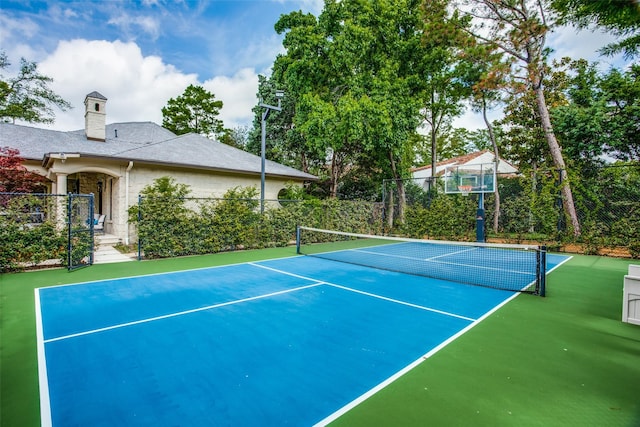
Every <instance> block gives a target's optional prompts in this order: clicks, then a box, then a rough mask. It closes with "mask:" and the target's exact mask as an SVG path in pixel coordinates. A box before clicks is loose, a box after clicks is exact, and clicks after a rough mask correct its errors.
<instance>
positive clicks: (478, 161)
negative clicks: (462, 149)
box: [411, 150, 518, 188]
mask: <svg viewBox="0 0 640 427" xmlns="http://www.w3.org/2000/svg"><path fill="white" fill-rule="evenodd" d="M494 162H495V155H494V154H493V151H489V150H483V151H476V152H474V153H469V154H465V155H464V156H459V157H453V158H451V159H448V160H443V161H441V162H438V163H436V173H435V176H436V177H441V176H443V175H444V173H445V171H446V169H447V168H451V167H453V166H472V165H482V164H488V163H494ZM497 173H498V177H500V176H503V177H504V176H509V175H515V174H517V173H518V169H517V168H516V167H515V166H513V165H512V164H511V163H509V162H507V161H506V160H504V159H500V162H499V163H498V169H497ZM411 177H412V178H413V179H414V180H416V181H418V184H419V185H422V186H423V187H424V188H429V185H428V183H429V181H430V179H431V165H426V166H420V167H417V168H412V169H411Z"/></svg>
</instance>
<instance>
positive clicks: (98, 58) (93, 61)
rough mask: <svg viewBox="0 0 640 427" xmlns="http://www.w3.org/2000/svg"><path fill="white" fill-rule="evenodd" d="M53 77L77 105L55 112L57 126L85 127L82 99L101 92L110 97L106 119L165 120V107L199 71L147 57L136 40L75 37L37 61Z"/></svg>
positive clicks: (194, 81)
mask: <svg viewBox="0 0 640 427" xmlns="http://www.w3.org/2000/svg"><path fill="white" fill-rule="evenodd" d="M39 70H40V72H41V73H42V74H44V75H47V76H49V77H51V78H53V80H54V81H53V83H52V84H51V85H50V87H51V89H52V90H53V91H54V92H56V93H57V94H58V95H60V96H61V97H62V98H64V99H65V100H67V101H69V102H70V103H71V104H72V105H73V107H74V108H73V109H72V110H70V111H67V112H59V111H57V112H56V123H55V124H54V125H52V126H47V127H49V128H53V129H59V130H75V129H82V128H83V127H84V104H83V103H84V98H85V96H86V95H87V94H88V93H90V92H92V91H94V90H95V91H98V92H100V93H101V94H102V95H104V96H105V97H107V98H108V101H107V123H113V122H128V121H152V122H155V123H158V124H160V123H162V111H161V109H162V107H164V106H165V105H166V103H167V101H168V99H169V98H172V97H176V96H178V95H180V94H181V93H182V92H183V91H184V89H185V88H186V87H187V86H188V85H189V84H198V82H197V78H196V75H195V74H184V73H182V72H180V71H179V70H177V69H176V68H175V67H173V66H172V65H169V64H165V63H164V62H163V61H162V59H161V58H159V57H157V56H146V57H145V56H143V55H142V52H141V51H140V48H139V47H138V45H136V44H135V43H123V42H120V41H115V42H107V41H87V40H71V41H64V42H60V43H59V44H58V47H57V48H56V50H55V51H54V52H53V53H52V54H51V55H50V56H48V57H47V58H45V59H44V60H43V61H42V62H41V63H40V64H39Z"/></svg>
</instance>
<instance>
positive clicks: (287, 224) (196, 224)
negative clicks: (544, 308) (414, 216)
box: [129, 196, 383, 259]
mask: <svg viewBox="0 0 640 427" xmlns="http://www.w3.org/2000/svg"><path fill="white" fill-rule="evenodd" d="M265 202H266V203H265V207H266V209H265V212H264V214H260V200H258V199H245V198H226V199H219V198H190V197H150V196H147V197H143V196H140V197H139V199H138V204H137V206H134V207H133V208H132V209H130V210H129V222H130V223H133V224H135V225H136V232H137V235H138V259H143V258H146V259H151V258H163V257H173V256H184V255H199V254H210V253H217V252H226V251H233V250H238V249H258V248H267V247H278V246H287V245H292V244H294V243H295V233H296V227H297V226H298V225H305V226H308V227H317V228H331V229H340V230H346V231H350V232H356V233H381V232H382V230H381V226H380V225H381V224H382V214H383V212H382V205H381V204H380V203H373V202H364V201H357V202H356V201H354V202H343V201H339V200H309V201H300V200H267V201H265Z"/></svg>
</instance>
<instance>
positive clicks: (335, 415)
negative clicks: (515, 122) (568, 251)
mask: <svg viewBox="0 0 640 427" xmlns="http://www.w3.org/2000/svg"><path fill="white" fill-rule="evenodd" d="M571 258H573V257H572V256H568V257H567V258H566V259H564V260H563V261H561V262H560V263H559V264H558V265H556V266H555V267H553V268H552V269H551V270H549V271H547V272H546V274H549V273H551V272H552V271H554V270H555V269H557V268H558V267H560V266H561V265H562V264H564V263H565V262H568V261H569V260H570V259H571ZM518 295H520V293H514V294H513V295H512V296H511V297H509V298H507V299H506V300H504V301H503V302H502V303H500V304H498V305H497V306H495V307H494V308H493V309H491V310H490V311H488V312H487V313H485V314H484V315H483V316H481V317H480V318H479V319H477V320H476V321H475V322H473V323H471V324H470V325H469V326H467V327H466V328H464V329H462V330H461V331H459V332H458V333H457V334H455V335H453V336H451V337H450V338H449V339H447V340H445V341H443V342H442V343H440V344H439V345H438V346H436V347H434V348H433V349H431V350H430V351H429V352H428V353H427V354H425V355H424V356H422V357H420V358H419V359H417V360H415V361H414V362H413V363H410V364H409V365H407V366H405V367H404V368H403V369H401V370H399V371H398V372H396V373H395V374H393V375H392V376H390V377H389V378H387V379H386V380H384V381H382V382H381V383H380V384H378V385H376V386H375V387H373V388H372V389H370V390H369V391H367V392H365V393H363V394H362V395H360V396H359V397H357V398H355V399H354V400H352V401H351V402H349V403H347V404H346V405H345V406H343V407H342V408H340V409H338V410H337V411H335V412H334V413H333V414H331V415H329V416H328V417H326V418H324V419H323V420H320V421H319V422H317V423H316V424H314V426H313V427H324V426H326V425H327V424H330V423H332V422H333V421H335V420H337V419H338V418H340V417H341V416H343V415H344V414H346V413H347V412H349V411H350V410H352V409H353V408H355V407H356V406H358V405H360V404H361V403H362V402H364V401H365V400H367V399H369V398H370V397H371V396H373V395H374V394H376V393H378V392H379V391H381V390H382V389H384V388H385V387H387V386H388V385H390V384H391V383H393V382H394V381H396V380H398V379H399V378H400V377H402V376H403V375H405V374H406V373H408V372H409V371H411V370H412V369H414V368H415V367H416V366H418V365H420V364H421V363H422V362H424V361H425V360H427V359H429V358H430V357H432V356H433V355H434V354H436V353H437V352H439V351H440V350H442V349H443V348H445V347H446V346H447V345H449V344H450V343H452V342H453V341H455V340H456V339H458V338H459V337H460V336H462V335H464V334H465V333H467V332H468V331H469V330H470V329H471V328H473V327H474V326H476V325H477V324H479V323H480V322H482V321H483V320H484V319H486V318H487V317H489V316H490V315H492V314H493V313H495V312H496V311H497V310H498V309H499V308H501V307H503V306H504V305H505V304H507V303H508V302H510V301H511V300H512V299H514V298H515V297H517V296H518Z"/></svg>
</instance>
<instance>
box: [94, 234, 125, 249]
mask: <svg viewBox="0 0 640 427" xmlns="http://www.w3.org/2000/svg"><path fill="white" fill-rule="evenodd" d="M95 239H96V244H97V245H98V246H103V245H109V246H113V245H116V244H118V243H121V240H120V238H119V237H117V236H114V235H113V234H106V233H105V234H98V233H96V234H95Z"/></svg>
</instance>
